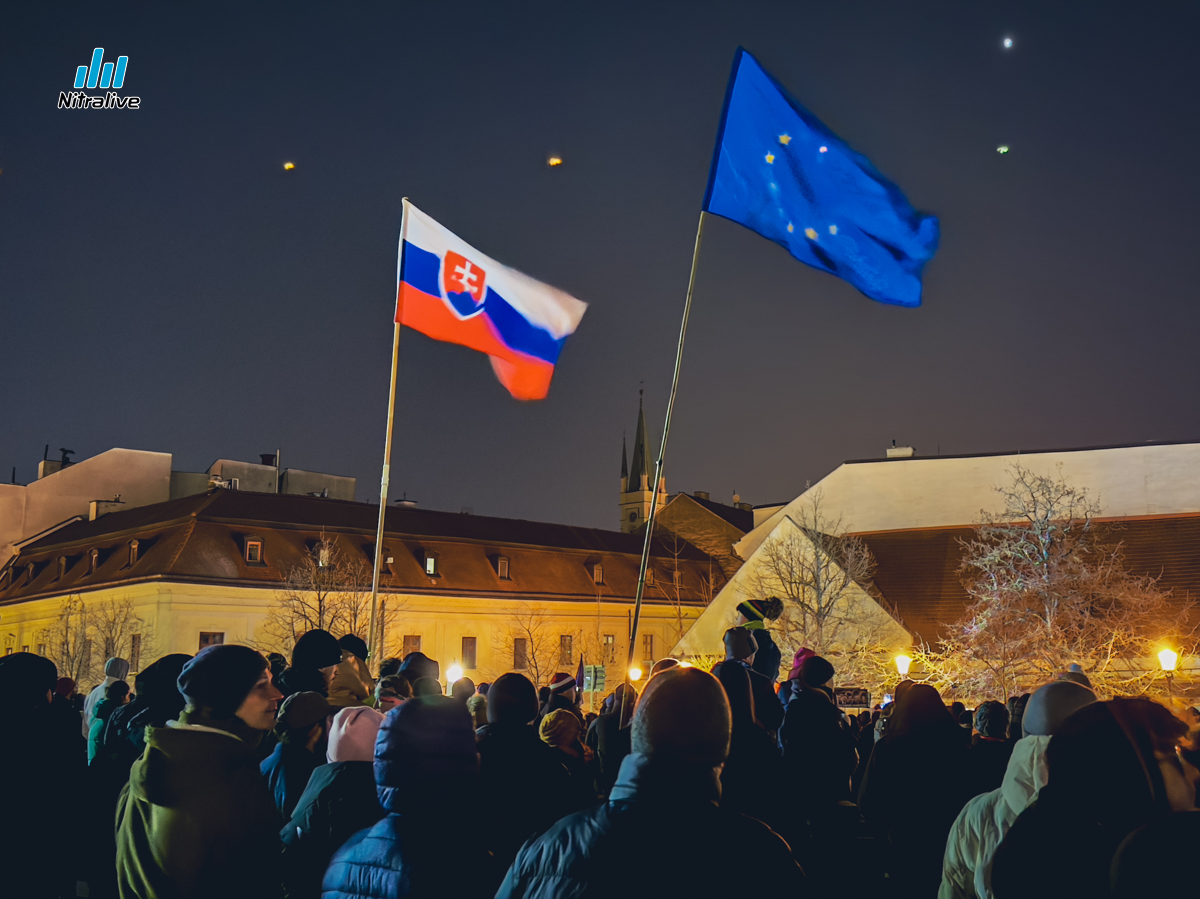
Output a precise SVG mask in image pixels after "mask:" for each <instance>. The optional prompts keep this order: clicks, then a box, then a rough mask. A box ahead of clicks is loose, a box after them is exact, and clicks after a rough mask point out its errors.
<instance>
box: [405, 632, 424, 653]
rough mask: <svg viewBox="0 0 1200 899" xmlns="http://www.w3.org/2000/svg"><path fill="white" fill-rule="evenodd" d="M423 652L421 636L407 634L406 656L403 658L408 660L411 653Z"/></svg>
mask: <svg viewBox="0 0 1200 899" xmlns="http://www.w3.org/2000/svg"><path fill="white" fill-rule="evenodd" d="M420 651H421V635H420V634H405V635H404V655H403V658H408V655H409V653H413V652H420Z"/></svg>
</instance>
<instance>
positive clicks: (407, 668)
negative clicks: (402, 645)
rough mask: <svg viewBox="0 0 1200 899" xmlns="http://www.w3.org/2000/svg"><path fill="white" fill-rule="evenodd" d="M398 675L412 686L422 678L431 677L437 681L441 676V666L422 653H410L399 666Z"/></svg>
mask: <svg viewBox="0 0 1200 899" xmlns="http://www.w3.org/2000/svg"><path fill="white" fill-rule="evenodd" d="M400 673H401V674H403V675H404V676H405V677H407V678H408V679H409V681H410V682H411V683H413V684H416V682H417V680H418V679H419V678H422V677H432V678H433V679H434V680H437V679H438V677H439V676H440V675H441V666H439V665H438V663H437V662H436V661H434V660H433V659H431V658H429V656H427V655H425V653H423V652H410V653H409V654H408V655H406V656H405V657H404V662H403V663H402V664H401V665H400Z"/></svg>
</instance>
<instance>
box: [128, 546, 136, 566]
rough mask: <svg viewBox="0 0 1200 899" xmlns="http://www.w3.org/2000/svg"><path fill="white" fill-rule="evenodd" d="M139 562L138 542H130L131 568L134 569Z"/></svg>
mask: <svg viewBox="0 0 1200 899" xmlns="http://www.w3.org/2000/svg"><path fill="white" fill-rule="evenodd" d="M137 560H138V542H137V541H136V540H130V541H129V567H130V568H132V567H133V566H134V565H136V564H137Z"/></svg>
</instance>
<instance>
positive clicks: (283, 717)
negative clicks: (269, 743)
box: [275, 693, 337, 750]
mask: <svg viewBox="0 0 1200 899" xmlns="http://www.w3.org/2000/svg"><path fill="white" fill-rule="evenodd" d="M336 711H337V709H336V708H334V707H333V706H331V705H330V704H329V700H327V699H326V698H325V697H324V696H322V695H321V694H320V693H293V694H292V695H291V696H289V697H288V698H287V699H285V700H284V701H283V705H281V706H280V707H279V719H278V721H277V722H276V724H275V733H276V734H278V735H279V742H281V743H291V744H298V745H301V746H307V747H308V748H309V749H310V750H311V749H312V748H313V747H314V746H315V745H316V744H317V743H318V742H319V741H320V739H321V737H322V736H324V733H325V720H326V719H327V718H328V717H329V716H330V715H332V714H334V712H336Z"/></svg>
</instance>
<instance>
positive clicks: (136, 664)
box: [129, 634, 142, 672]
mask: <svg viewBox="0 0 1200 899" xmlns="http://www.w3.org/2000/svg"><path fill="white" fill-rule="evenodd" d="M141 659H142V635H141V634H134V635H133V636H131V637H130V638H129V670H130V671H134V672H136V671H140V670H141V664H140V662H141Z"/></svg>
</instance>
